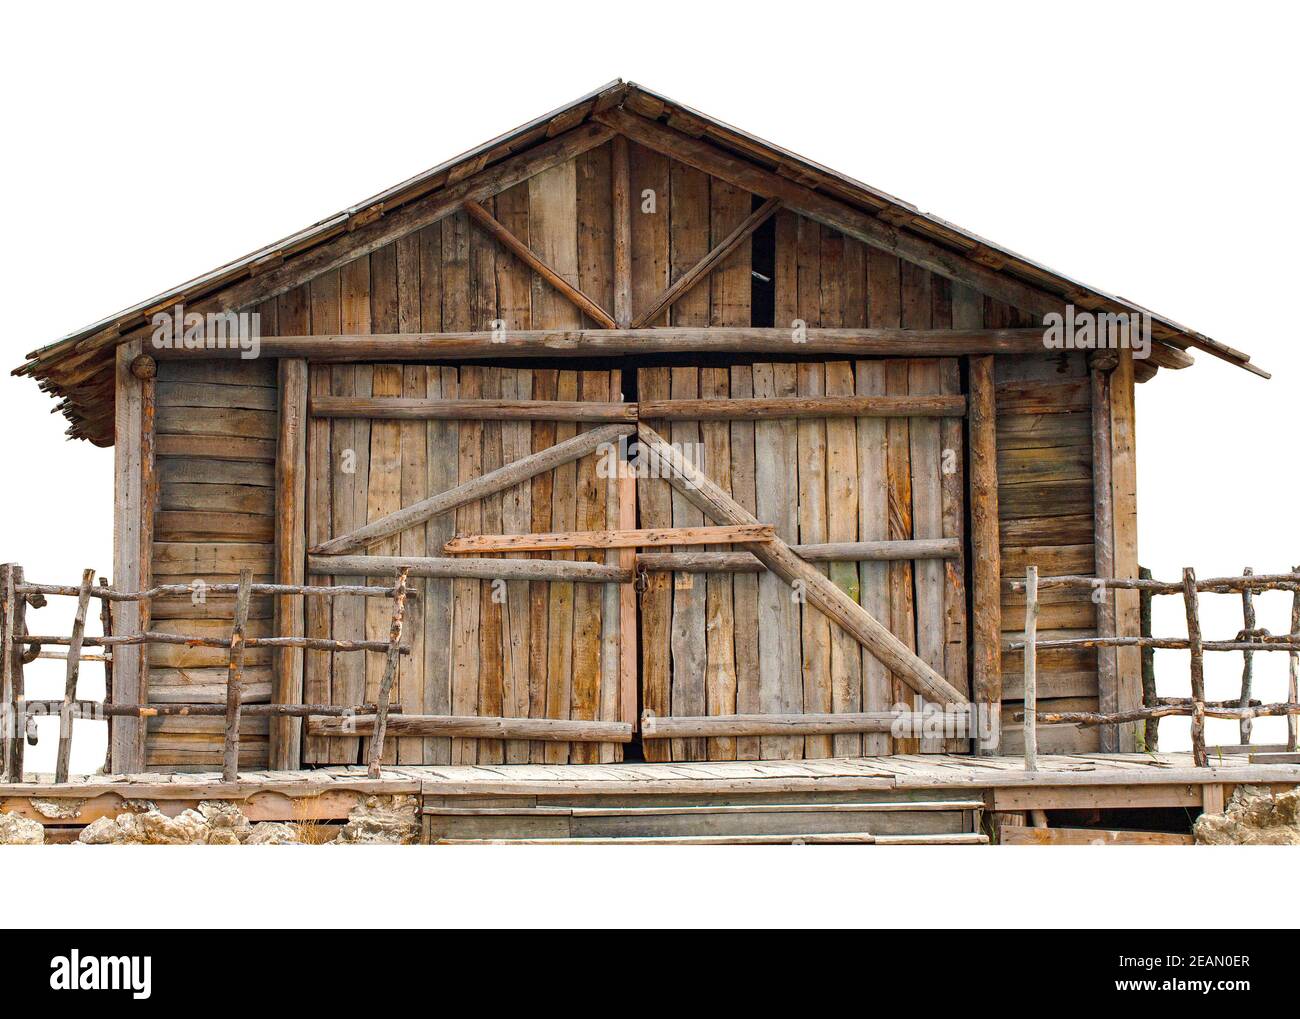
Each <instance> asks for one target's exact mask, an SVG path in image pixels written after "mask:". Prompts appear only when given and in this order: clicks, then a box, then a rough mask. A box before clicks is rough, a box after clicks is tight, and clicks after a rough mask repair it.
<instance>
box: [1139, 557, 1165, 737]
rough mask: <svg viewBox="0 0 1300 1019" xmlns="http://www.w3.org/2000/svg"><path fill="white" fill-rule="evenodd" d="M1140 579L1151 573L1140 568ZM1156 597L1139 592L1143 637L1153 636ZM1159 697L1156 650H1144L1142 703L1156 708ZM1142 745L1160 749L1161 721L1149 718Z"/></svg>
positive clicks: (1143, 727)
mask: <svg viewBox="0 0 1300 1019" xmlns="http://www.w3.org/2000/svg"><path fill="white" fill-rule="evenodd" d="M1138 577H1140V578H1141V579H1142V580H1151V579H1152V577H1151V571H1150V570H1148V569H1147V568H1146V567H1145V566H1139V567H1138ZM1153 597H1154V596H1153V595H1152V593H1151V592H1150V591H1148V590H1145V589H1143V590H1141V591H1139V592H1138V620H1139V627H1140V632H1141V635H1142V636H1143V637H1150V636H1151V600H1152V598H1153ZM1158 697H1159V695H1158V694H1157V693H1156V649H1155V648H1153V647H1144V648H1142V703H1143V705H1144V706H1145V707H1148V708H1154V707H1155V706H1156V703H1157V700H1158ZM1142 745H1143V749H1144V750H1145V751H1146V752H1147V753H1149V754H1154V753H1155V752H1156V751H1158V750H1159V749H1160V719H1159V718H1148V719H1147V720H1146V722H1145V723H1143V726H1142Z"/></svg>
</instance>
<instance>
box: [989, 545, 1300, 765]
mask: <svg viewBox="0 0 1300 1019" xmlns="http://www.w3.org/2000/svg"><path fill="white" fill-rule="evenodd" d="M1144 572H1145V571H1144ZM1011 586H1012V588H1013V589H1014V590H1017V591H1024V593H1025V634H1024V640H1023V641H1015V642H1013V643H1011V644H1010V645H1008V646H1009V647H1010V648H1013V649H1016V650H1023V651H1024V659H1025V692H1024V701H1025V703H1024V710H1023V712H1020V713H1017V714H1016V715H1015V716H1014V717H1016V718H1018V719H1023V720H1024V742H1025V768H1026V769H1027V770H1029V771H1034V770H1036V769H1037V757H1038V735H1037V726H1038V724H1039V723H1041V724H1044V725H1057V724H1073V725H1088V726H1091V725H1119V724H1122V723H1125V722H1138V721H1140V722H1142V723H1143V724H1144V728H1145V734H1146V746H1147V749H1148V750H1154V749H1155V747H1156V746H1157V745H1158V744H1157V741H1158V736H1157V732H1158V729H1157V727H1158V725H1159V721H1160V719H1161V718H1164V717H1167V716H1170V715H1189V716H1191V719H1192V758H1193V761H1194V763H1195V764H1196V766H1197V767H1206V766H1207V765H1208V762H1209V753H1208V750H1207V748H1206V745H1205V720H1206V718H1235V719H1237V720H1238V723H1239V725H1240V729H1239V731H1240V735H1241V744H1240V746H1226V747H1220V748H1218V749H1219V750H1220V751H1221V752H1241V751H1243V750H1245V749H1246V748H1249V751H1253V752H1265V751H1268V750H1273V749H1277V750H1280V751H1282V752H1285V753H1288V754H1294V753H1296V742H1297V732H1296V730H1297V721H1298V718H1300V695H1297V678H1298V677H1300V567H1296V568H1295V569H1293V570H1292V572H1290V573H1280V574H1256V573H1255V572H1254V571H1253V570H1251V569H1250V568H1249V567H1247V568H1246V569H1245V570H1243V572H1242V575H1241V576H1237V577H1213V578H1210V579H1207V580H1197V578H1196V571H1195V570H1193V569H1192V568H1191V567H1190V566H1189V567H1185V568H1184V569H1183V578H1182V580H1181V581H1179V582H1169V581H1161V580H1154V579H1152V578H1151V576H1150V574H1149V573H1146V575H1144V576H1142V577H1139V578H1137V579H1106V580H1101V579H1098V578H1096V577H1077V576H1062V577H1042V578H1040V577H1039V576H1038V567H1036V566H1030V567H1029V568H1028V571H1027V572H1026V576H1025V579H1024V581H1023V582H1022V581H1014V582H1012V585H1011ZM1050 587H1063V588H1081V589H1088V590H1097V589H1098V588H1100V589H1102V590H1107V589H1109V590H1126V591H1133V590H1136V591H1138V592H1140V593H1141V595H1142V598H1143V602H1144V605H1143V613H1142V615H1143V620H1144V625H1143V628H1142V630H1143V636H1140V637H1116V636H1108V635H1098V636H1095V637H1072V638H1066V639H1056V640H1039V639H1038V593H1039V591H1040V590H1043V589H1045V588H1050ZM1264 591H1290V592H1291V621H1290V631H1289V632H1288V633H1285V634H1280V635H1273V634H1270V633H1269V632H1268V630H1266V629H1262V628H1260V627H1259V626H1258V625H1257V620H1256V614H1255V600H1254V599H1255V595H1256V594H1257V593H1262V592H1264ZM1203 593H1205V594H1235V595H1238V596H1239V597H1240V598H1241V601H1242V615H1243V623H1244V625H1243V627H1242V629H1241V631H1240V632H1239V633H1237V634H1236V636H1235V637H1233V638H1232V639H1231V640H1206V639H1205V638H1204V637H1203V635H1202V633H1201V614H1200V598H1199V596H1200V595H1201V594H1203ZM1156 595H1181V596H1182V598H1183V603H1184V607H1185V610H1186V614H1187V636H1186V637H1153V636H1151V635H1150V623H1149V620H1150V599H1151V598H1152V597H1154V596H1156ZM1102 647H1137V648H1141V649H1142V651H1143V683H1142V688H1143V702H1144V703H1143V706H1142V707H1140V708H1133V709H1130V710H1127V711H1114V712H1108V713H1102V712H1091V711H1062V712H1045V711H1038V710H1037V707H1038V706H1037V662H1036V658H1037V652H1038V651H1039V650H1040V649H1049V648H1102ZM1157 648H1168V649H1171V650H1180V651H1189V652H1190V653H1191V697H1159V696H1157V695H1156V691H1155V675H1154V669H1153V667H1152V665H1151V654H1152V653H1153V652H1154V651H1155V649H1157ZM1210 651H1239V652H1241V654H1242V657H1243V660H1244V665H1243V668H1242V677H1241V695H1240V697H1238V698H1237V699H1236V700H1231V701H1207V700H1206V699H1205V654H1206V652H1210ZM1265 651H1285V652H1287V653H1288V654H1289V655H1290V674H1289V677H1288V690H1287V700H1286V701H1285V702H1283V703H1277V704H1263V703H1261V702H1260V701H1258V700H1255V699H1254V698H1253V696H1252V694H1253V689H1254V656H1255V654H1256V653H1257V652H1265ZM1277 715H1285V716H1286V718H1287V742H1286V745H1285V747H1284V748H1283V747H1277V748H1272V747H1255V746H1251V745H1250V736H1251V729H1252V723H1253V721H1254V719H1256V718H1262V717H1265V716H1277Z"/></svg>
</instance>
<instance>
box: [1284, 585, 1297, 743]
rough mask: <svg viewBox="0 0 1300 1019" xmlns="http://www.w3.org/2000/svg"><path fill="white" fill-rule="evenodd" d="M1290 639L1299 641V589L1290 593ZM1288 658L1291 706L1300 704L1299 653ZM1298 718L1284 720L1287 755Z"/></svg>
mask: <svg viewBox="0 0 1300 1019" xmlns="http://www.w3.org/2000/svg"><path fill="white" fill-rule="evenodd" d="M1293 570H1294V572H1296V573H1300V566H1296V567H1293ZM1291 639H1292V640H1296V639H1300V588H1297V589H1296V590H1295V591H1293V592H1292V593H1291ZM1288 657H1289V658H1290V662H1289V663H1288V664H1289V670H1288V675H1287V694H1286V699H1287V700H1288V701H1290V702H1291V703H1292V704H1296V703H1300V653H1297V652H1295V651H1292V652H1291V654H1290V655H1289V656H1288ZM1297 723H1300V718H1298V717H1297V716H1295V715H1288V716H1287V719H1286V748H1287V751H1288V752H1289V753H1292V754H1294V753H1295V752H1296V729H1297V728H1298V727H1300V726H1298V725H1297Z"/></svg>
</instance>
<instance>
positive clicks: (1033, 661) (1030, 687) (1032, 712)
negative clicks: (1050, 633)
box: [1023, 564, 1038, 771]
mask: <svg viewBox="0 0 1300 1019" xmlns="http://www.w3.org/2000/svg"><path fill="white" fill-rule="evenodd" d="M1024 697H1025V722H1024V734H1023V739H1024V744H1025V771H1037V770H1038V567H1037V566H1034V565H1032V564H1031V565H1030V566H1029V567H1028V569H1027V570H1026V572H1025V691H1024Z"/></svg>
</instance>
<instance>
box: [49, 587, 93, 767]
mask: <svg viewBox="0 0 1300 1019" xmlns="http://www.w3.org/2000/svg"><path fill="white" fill-rule="evenodd" d="M94 583H95V571H94V570H82V572H81V590H80V591H79V592H78V593H77V614H76V617H75V618H74V619H73V621H72V639H71V640H70V641H69V642H68V659H67V670H66V672H65V673H64V679H63V703H62V704H61V705H60V706H59V752H58V757H57V759H56V760H55V763H54V781H55V783H60V782H66V781H67V780H68V771H69V768H70V767H71V763H72V702H73V701H75V700H76V699H77V680H78V678H80V675H81V643H82V640H83V639H84V638H85V636H86V610H87V609H88V608H89V607H90V588H91V586H92V585H93V584H94Z"/></svg>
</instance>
